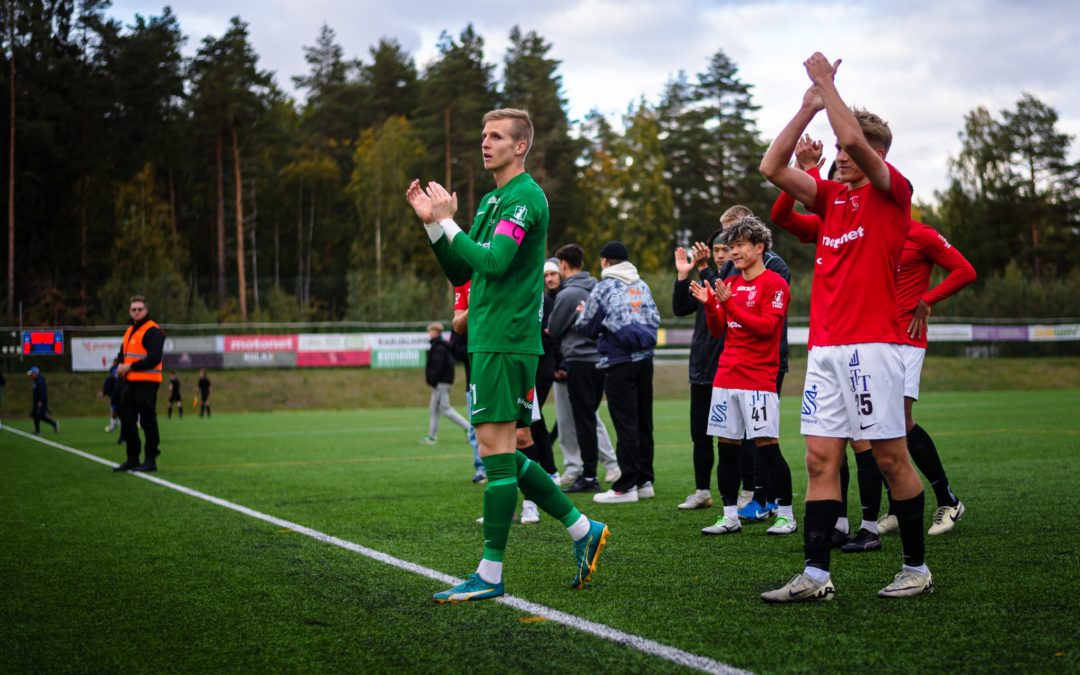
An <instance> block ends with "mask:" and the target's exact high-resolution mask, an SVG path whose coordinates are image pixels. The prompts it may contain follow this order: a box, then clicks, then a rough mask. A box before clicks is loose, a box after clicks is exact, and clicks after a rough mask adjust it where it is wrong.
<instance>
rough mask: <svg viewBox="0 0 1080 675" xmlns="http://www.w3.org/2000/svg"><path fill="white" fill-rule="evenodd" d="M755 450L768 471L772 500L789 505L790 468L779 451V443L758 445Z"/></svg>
mask: <svg viewBox="0 0 1080 675" xmlns="http://www.w3.org/2000/svg"><path fill="white" fill-rule="evenodd" d="M757 451H758V457H760V458H761V460H762V461H763V463H764V464H765V466H766V467H767V469H768V472H769V482H770V483H771V484H772V495H773V500H774V501H775V502H776V503H777V504H778V505H779V506H791V468H790V467H789V466H788V463H787V461H785V460H784V454H783V453H782V452H780V444H779V443H770V444H769V445H762V446H758V449H757Z"/></svg>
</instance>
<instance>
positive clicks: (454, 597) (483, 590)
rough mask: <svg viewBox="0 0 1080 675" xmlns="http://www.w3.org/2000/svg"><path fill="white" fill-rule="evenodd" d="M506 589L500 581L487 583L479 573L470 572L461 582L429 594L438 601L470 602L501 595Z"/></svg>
mask: <svg viewBox="0 0 1080 675" xmlns="http://www.w3.org/2000/svg"><path fill="white" fill-rule="evenodd" d="M504 593H506V591H505V590H504V589H503V585H502V583H498V584H489V583H488V582H486V581H484V580H483V579H481V578H480V575H479V574H476V573H473V574H470V575H469V576H468V577H467V578H466V579H465V581H464V582H463V583H460V584H458V585H457V586H454V587H453V588H448V589H446V590H445V591H439V592H438V593H436V594H435V595H432V596H431V599H432V600H434V601H435V602H439V603H447V602H449V603H458V602H470V601H472V600H488V599H490V598H497V597H499V596H500V595H503V594H504Z"/></svg>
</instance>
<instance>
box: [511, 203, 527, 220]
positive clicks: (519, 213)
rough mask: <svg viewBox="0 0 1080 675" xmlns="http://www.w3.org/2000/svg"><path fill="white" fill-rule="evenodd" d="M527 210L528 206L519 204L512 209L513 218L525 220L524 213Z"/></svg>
mask: <svg viewBox="0 0 1080 675" xmlns="http://www.w3.org/2000/svg"><path fill="white" fill-rule="evenodd" d="M528 212H529V207H527V206H519V207H517V208H516V209H514V220H525V215H526V214H527V213H528Z"/></svg>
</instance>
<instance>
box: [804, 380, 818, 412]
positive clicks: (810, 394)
mask: <svg viewBox="0 0 1080 675" xmlns="http://www.w3.org/2000/svg"><path fill="white" fill-rule="evenodd" d="M817 394H818V391H817V385H816V384H812V385H810V388H809V389H807V390H806V391H804V392H803V395H802V414H803V415H813V414H814V413H816V412H817Z"/></svg>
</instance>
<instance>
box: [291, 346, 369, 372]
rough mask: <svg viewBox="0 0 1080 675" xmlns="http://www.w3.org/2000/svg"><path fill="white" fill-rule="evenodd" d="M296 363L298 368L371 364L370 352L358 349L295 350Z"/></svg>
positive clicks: (357, 366)
mask: <svg viewBox="0 0 1080 675" xmlns="http://www.w3.org/2000/svg"><path fill="white" fill-rule="evenodd" d="M296 365H297V366H298V367H300V368H359V367H363V366H370V365H371V352H370V351H367V350H363V351H362V350H359V349H353V350H344V349H343V350H340V351H329V352H297V354H296Z"/></svg>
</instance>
